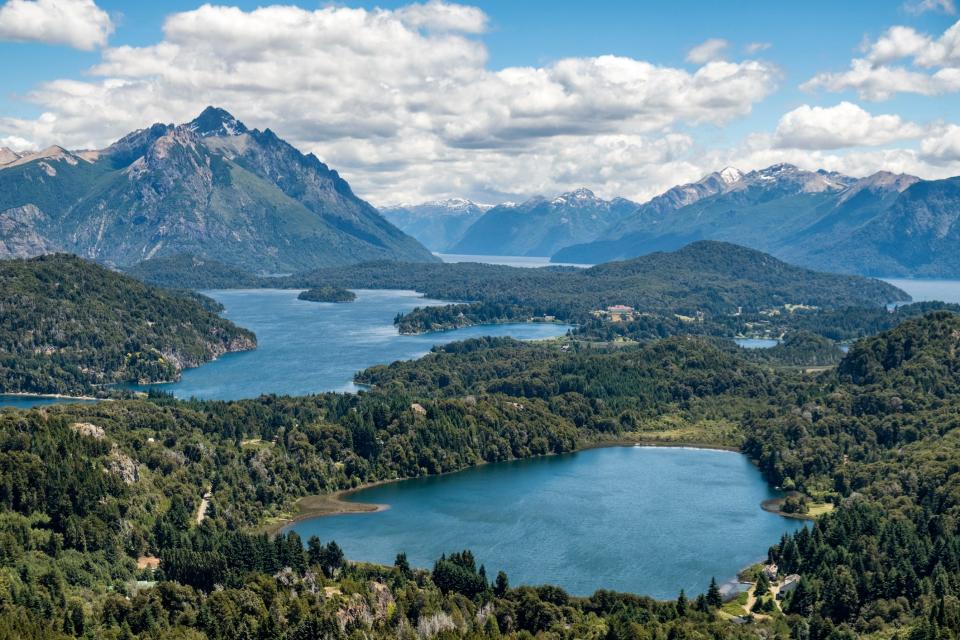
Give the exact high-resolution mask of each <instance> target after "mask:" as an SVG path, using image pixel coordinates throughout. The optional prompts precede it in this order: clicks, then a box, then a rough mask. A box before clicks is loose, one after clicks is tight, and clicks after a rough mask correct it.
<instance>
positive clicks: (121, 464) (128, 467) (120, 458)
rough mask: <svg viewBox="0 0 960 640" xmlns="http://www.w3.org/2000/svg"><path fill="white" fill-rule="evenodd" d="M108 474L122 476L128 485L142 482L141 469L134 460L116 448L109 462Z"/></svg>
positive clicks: (111, 453)
mask: <svg viewBox="0 0 960 640" xmlns="http://www.w3.org/2000/svg"><path fill="white" fill-rule="evenodd" d="M107 472H108V473H112V474H114V475H118V476H120V479H121V480H123V481H124V482H125V483H126V484H134V483H136V482H139V481H140V469H139V468H138V467H137V463H136V461H134V459H133V458H131V457H130V456H128V455H127V454H125V453H124V452H122V451H121V450H120V449H119V448H117V447H114V448H113V451H111V452H110V457H109V459H108V462H107Z"/></svg>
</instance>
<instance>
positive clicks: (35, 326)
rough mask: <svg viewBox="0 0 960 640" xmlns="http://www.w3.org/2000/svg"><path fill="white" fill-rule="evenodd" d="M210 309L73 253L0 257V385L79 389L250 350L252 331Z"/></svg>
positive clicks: (149, 377) (210, 304) (162, 374)
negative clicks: (4, 258) (28, 257)
mask: <svg viewBox="0 0 960 640" xmlns="http://www.w3.org/2000/svg"><path fill="white" fill-rule="evenodd" d="M217 308H218V305H217V303H216V302H214V301H212V300H210V299H208V298H203V297H202V296H198V295H197V294H192V293H178V292H168V291H164V290H162V289H157V288H156V287H152V286H148V285H144V284H143V283H141V282H139V281H137V280H134V279H132V278H128V277H126V276H122V275H119V274H117V273H113V272H111V271H108V270H107V269H104V268H103V267H99V266H96V265H94V264H92V263H89V262H86V261H84V260H81V259H80V258H76V257H73V256H67V255H62V254H61V255H51V256H44V257H40V258H34V259H31V260H8V261H2V262H0V391H4V392H38V393H65V394H82V393H87V394H89V393H93V392H95V391H96V390H97V387H98V386H101V385H104V384H107V383H114V382H129V381H145V382H146V381H153V382H156V381H163V380H171V379H175V378H177V377H179V375H180V371H181V370H182V369H183V368H186V367H194V366H197V365H199V364H201V363H203V362H207V361H208V360H211V359H213V358H215V357H217V356H218V355H220V354H222V353H224V352H227V351H237V350H242V349H252V348H253V347H254V346H255V345H256V340H255V338H254V336H253V334H252V333H250V332H249V331H247V330H245V329H240V328H239V327H236V326H235V325H233V324H232V323H231V322H229V321H227V320H224V319H222V318H220V317H219V316H217V315H216V310H217Z"/></svg>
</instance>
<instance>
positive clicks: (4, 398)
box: [0, 393, 96, 409]
mask: <svg viewBox="0 0 960 640" xmlns="http://www.w3.org/2000/svg"><path fill="white" fill-rule="evenodd" d="M68 402H74V403H80V404H87V403H90V402H96V400H78V399H77V398H57V397H54V396H17V395H9V394H3V393H0V408H5V407H11V408H14V409H29V408H31V407H43V406H47V405H51V404H64V403H68Z"/></svg>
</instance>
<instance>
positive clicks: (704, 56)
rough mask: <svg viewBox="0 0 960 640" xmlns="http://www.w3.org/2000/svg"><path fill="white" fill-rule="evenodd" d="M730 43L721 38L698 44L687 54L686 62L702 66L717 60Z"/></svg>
mask: <svg viewBox="0 0 960 640" xmlns="http://www.w3.org/2000/svg"><path fill="white" fill-rule="evenodd" d="M729 46H730V43H729V42H727V41H726V40H724V39H723V38H710V39H709V40H705V41H703V42H701V43H700V44H698V45H697V46H695V47H693V48H692V49H690V51H688V52H687V62H691V63H693V64H703V63H704V62H710V61H711V60H719V59H720V58H721V57H722V56H723V52H724V51H725V50H726V48H727V47H729Z"/></svg>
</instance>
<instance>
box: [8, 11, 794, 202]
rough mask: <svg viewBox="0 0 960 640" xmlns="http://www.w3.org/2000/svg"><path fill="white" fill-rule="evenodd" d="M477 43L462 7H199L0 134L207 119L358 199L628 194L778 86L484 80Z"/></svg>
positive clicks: (719, 65)
mask: <svg viewBox="0 0 960 640" xmlns="http://www.w3.org/2000/svg"><path fill="white" fill-rule="evenodd" d="M486 29H487V18H486V16H485V14H483V12H482V11H480V10H479V9H476V8H473V7H466V6H462V5H455V4H450V3H445V2H440V1H437V0H434V1H431V2H427V3H424V4H415V5H408V6H405V7H401V8H399V9H396V10H384V9H372V10H367V9H353V8H346V7H342V6H327V7H324V8H321V9H317V10H305V9H301V8H298V7H294V6H269V7H262V8H258V9H255V10H251V11H245V10H241V9H239V8H236V7H224V6H212V5H204V6H202V7H200V8H198V9H196V10H193V11H186V12H182V13H176V14H173V15H171V16H169V17H168V18H167V20H166V21H165V24H164V36H163V38H162V40H161V41H159V42H157V43H154V44H151V45H149V46H142V47H129V46H123V47H112V48H107V49H105V50H104V51H103V53H102V59H101V61H100V63H99V64H97V65H96V66H95V67H94V68H92V69H91V70H90V72H89V74H88V75H89V77H88V78H85V79H82V80H57V81H53V82H48V83H45V84H42V85H40V86H38V87H37V88H35V89H34V90H33V91H32V92H31V93H30V94H29V96H28V97H29V99H30V100H32V101H33V102H34V103H36V104H37V105H39V106H40V107H41V108H42V110H43V112H44V116H42V117H41V118H38V119H33V120H30V119H11V118H7V119H2V118H0V135H16V136H19V137H21V138H24V139H29V140H31V141H33V142H34V143H35V145H36V146H44V145H47V144H51V143H58V144H63V145H66V146H71V147H98V146H103V145H105V144H107V143H109V142H110V141H111V140H112V139H115V138H117V137H119V136H120V135H122V134H124V133H126V132H128V131H131V130H133V129H136V128H140V127H143V126H146V125H148V124H150V123H151V122H155V121H160V122H184V121H186V120H189V119H191V118H193V117H194V116H195V115H196V114H197V113H198V112H199V111H200V110H201V109H202V108H203V107H204V106H206V105H207V104H215V105H217V106H220V107H223V108H226V109H227V110H229V111H231V112H233V113H234V114H235V115H236V116H237V117H239V118H240V119H242V120H244V121H245V122H246V124H247V125H248V126H251V127H260V128H264V127H270V128H272V129H274V130H275V131H276V132H277V133H278V134H279V135H281V136H282V137H284V138H286V139H288V140H290V141H291V142H292V143H293V144H295V145H297V146H298V147H300V148H301V149H304V150H306V151H313V152H315V153H317V155H318V156H320V157H321V158H323V159H324V160H326V161H328V162H329V163H330V164H331V165H333V166H334V167H336V168H338V169H342V170H343V173H344V175H345V176H346V177H347V178H348V179H349V180H350V181H351V183H352V184H353V186H354V187H355V189H356V191H357V192H358V193H360V194H362V195H363V196H364V197H368V198H370V199H371V200H373V201H376V202H384V201H397V200H414V199H417V198H420V197H440V196H447V195H477V194H491V197H492V196H493V195H495V194H496V193H503V194H530V193H533V192H537V191H543V192H546V193H549V192H551V191H554V190H557V189H566V188H569V186H570V185H571V184H573V185H581V184H591V185H592V186H595V187H597V189H598V191H599V192H604V193H608V194H611V193H620V194H627V195H636V194H637V193H638V192H645V191H646V190H648V189H650V188H653V187H652V186H651V185H653V184H654V182H653V181H654V180H656V181H657V182H656V184H657V185H659V184H660V182H659V180H664V181H666V180H668V176H667V175H666V172H665V170H664V169H662V167H667V166H679V165H676V164H675V163H681V164H682V162H681V161H680V160H679V159H678V156H679V155H680V154H682V153H686V152H689V151H690V148H691V145H692V140H691V139H690V138H689V137H688V136H686V135H684V134H681V133H677V130H678V129H682V128H684V127H687V126H696V125H723V124H725V123H728V122H730V121H731V120H733V119H736V118H739V117H742V116H745V115H747V114H749V113H750V111H751V109H752V108H753V106H754V105H755V104H756V103H757V102H759V101H761V100H763V99H764V98H765V97H766V96H767V95H769V94H770V93H771V92H772V91H773V90H774V88H775V86H776V84H777V81H778V79H779V72H778V70H777V69H776V68H775V67H774V66H773V65H771V64H769V63H766V62H760V61H755V60H744V61H740V62H725V61H719V60H712V61H706V62H704V63H702V64H700V65H698V66H697V67H696V68H695V69H689V70H688V69H680V68H672V67H665V66H660V65H656V64H653V63H651V62H647V61H643V60H636V59H633V58H627V57H622V56H599V57H592V58H568V59H562V60H557V61H555V62H553V63H550V64H546V65H542V66H531V67H509V68H504V69H497V70H493V69H490V68H488V66H487V60H488V53H487V49H486V47H485V45H484V43H483V41H482V37H483V35H482V34H483V33H484V32H485V30H486ZM658 167H659V168H658ZM658 175H659V176H660V177H659V178H657V177H656V176H658ZM568 178H569V179H570V181H571V182H569V183H568V182H567V179H568ZM594 180H595V181H594ZM633 180H642V184H631V181H633Z"/></svg>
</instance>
